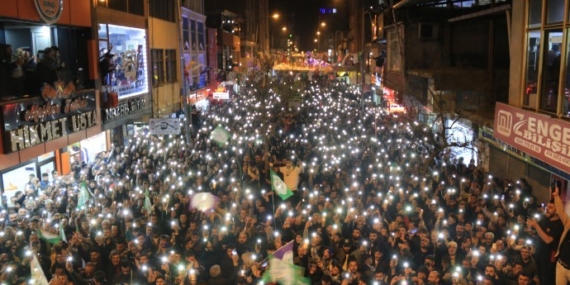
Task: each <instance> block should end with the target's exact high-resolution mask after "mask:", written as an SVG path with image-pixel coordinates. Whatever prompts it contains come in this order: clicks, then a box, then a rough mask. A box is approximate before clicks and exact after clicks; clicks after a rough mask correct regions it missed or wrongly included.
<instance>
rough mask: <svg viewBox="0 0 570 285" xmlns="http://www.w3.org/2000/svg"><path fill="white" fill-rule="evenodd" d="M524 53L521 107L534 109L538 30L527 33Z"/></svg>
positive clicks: (538, 53) (536, 83)
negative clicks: (522, 99) (524, 67)
mask: <svg viewBox="0 0 570 285" xmlns="http://www.w3.org/2000/svg"><path fill="white" fill-rule="evenodd" d="M527 41H528V42H527V52H526V71H525V72H526V76H525V86H524V87H525V89H524V92H525V94H524V101H523V105H525V106H527V107H531V108H534V109H536V107H537V106H536V99H537V96H538V90H537V88H538V66H539V65H538V63H539V55H540V30H537V31H529V32H528V39H527Z"/></svg>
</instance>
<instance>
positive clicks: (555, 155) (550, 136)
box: [494, 103, 570, 171]
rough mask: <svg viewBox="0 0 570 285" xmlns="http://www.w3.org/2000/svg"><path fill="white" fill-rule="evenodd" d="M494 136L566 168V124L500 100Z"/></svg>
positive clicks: (569, 141) (569, 165)
mask: <svg viewBox="0 0 570 285" xmlns="http://www.w3.org/2000/svg"><path fill="white" fill-rule="evenodd" d="M494 130H495V132H494V136H495V137H496V138H497V139H500V140H502V141H504V142H506V143H508V144H510V145H512V146H515V147H517V148H518V149H520V150H522V151H524V152H526V153H528V154H529V155H531V156H534V157H536V158H538V159H540V160H542V161H544V162H546V163H550V164H552V165H553V166H554V167H557V168H559V169H561V170H564V171H568V169H570V123H568V122H565V121H562V120H558V119H553V118H550V117H549V116H546V115H541V114H538V113H534V112H529V111H525V110H522V109H518V108H515V107H512V106H509V105H505V104H502V103H497V105H496V107H495V125H494Z"/></svg>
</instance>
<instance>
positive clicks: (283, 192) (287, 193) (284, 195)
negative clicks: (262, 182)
mask: <svg viewBox="0 0 570 285" xmlns="http://www.w3.org/2000/svg"><path fill="white" fill-rule="evenodd" d="M270 171H271V189H272V190H273V191H275V193H277V195H279V197H281V199H283V200H287V199H288V198H289V197H291V196H293V191H291V189H289V187H287V184H285V182H283V180H281V178H280V177H279V175H277V173H275V172H273V170H270Z"/></svg>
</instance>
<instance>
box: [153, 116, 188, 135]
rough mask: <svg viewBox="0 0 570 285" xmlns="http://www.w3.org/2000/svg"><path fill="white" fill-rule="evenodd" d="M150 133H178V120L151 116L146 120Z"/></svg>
mask: <svg viewBox="0 0 570 285" xmlns="http://www.w3.org/2000/svg"><path fill="white" fill-rule="evenodd" d="M148 126H149V129H150V134H151V135H158V136H163V135H179V134H180V120H179V119H175V118H152V119H149V120H148Z"/></svg>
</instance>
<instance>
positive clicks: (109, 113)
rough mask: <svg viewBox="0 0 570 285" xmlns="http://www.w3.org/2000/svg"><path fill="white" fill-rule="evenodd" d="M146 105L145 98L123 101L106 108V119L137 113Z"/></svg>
mask: <svg viewBox="0 0 570 285" xmlns="http://www.w3.org/2000/svg"><path fill="white" fill-rule="evenodd" d="M145 107H146V101H145V100H144V99H143V98H137V99H133V100H129V101H126V102H123V103H121V104H119V106H117V107H115V108H109V109H105V121H108V120H113V119H117V118H120V117H125V116H128V115H132V114H136V113H138V112H139V111H140V110H142V109H144V108H145Z"/></svg>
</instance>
